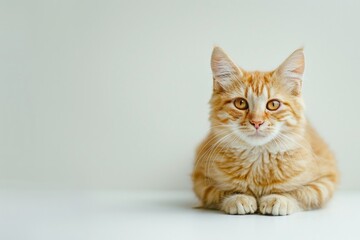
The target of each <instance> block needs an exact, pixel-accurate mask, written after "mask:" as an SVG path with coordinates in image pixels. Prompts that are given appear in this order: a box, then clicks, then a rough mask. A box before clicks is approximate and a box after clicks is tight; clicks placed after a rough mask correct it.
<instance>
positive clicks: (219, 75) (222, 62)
mask: <svg viewBox="0 0 360 240" xmlns="http://www.w3.org/2000/svg"><path fill="white" fill-rule="evenodd" d="M211 70H212V72H213V79H214V90H222V89H226V87H227V86H229V85H230V84H231V82H232V81H233V80H234V79H235V78H241V77H242V75H243V74H242V72H241V70H240V69H239V68H238V67H237V66H236V64H235V63H234V62H233V61H232V60H231V59H230V57H229V56H228V55H227V54H226V53H225V52H224V50H222V49H221V48H220V47H217V46H216V47H214V50H213V52H212V55H211Z"/></svg>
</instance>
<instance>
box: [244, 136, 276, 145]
mask: <svg viewBox="0 0 360 240" xmlns="http://www.w3.org/2000/svg"><path fill="white" fill-rule="evenodd" d="M272 139H273V136H272V135H271V134H268V135H265V134H261V133H255V134H250V135H245V136H243V137H242V140H243V141H245V142H247V143H248V144H249V145H251V146H262V145H265V144H267V143H269V142H270V141H271V140H272Z"/></svg>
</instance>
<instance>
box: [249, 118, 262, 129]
mask: <svg viewBox="0 0 360 240" xmlns="http://www.w3.org/2000/svg"><path fill="white" fill-rule="evenodd" d="M249 122H250V123H251V125H253V126H254V127H255V129H256V130H257V129H259V127H260V126H261V125H262V124H263V123H264V121H256V120H249Z"/></svg>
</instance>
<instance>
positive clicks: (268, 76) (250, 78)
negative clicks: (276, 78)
mask: <svg viewBox="0 0 360 240" xmlns="http://www.w3.org/2000/svg"><path fill="white" fill-rule="evenodd" d="M272 74H273V72H245V73H244V76H243V78H242V81H243V82H245V84H246V89H245V97H247V95H248V92H249V89H251V91H252V93H253V94H254V95H256V96H260V95H263V94H264V90H265V91H267V95H268V96H269V95H270V83H271V81H272Z"/></svg>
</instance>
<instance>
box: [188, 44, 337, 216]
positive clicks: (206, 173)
mask: <svg viewBox="0 0 360 240" xmlns="http://www.w3.org/2000/svg"><path fill="white" fill-rule="evenodd" d="M212 70H213V74H214V91H213V96H212V99H211V101H210V105H211V109H212V110H211V114H210V120H211V125H212V126H211V130H210V133H209V135H208V136H207V137H206V138H205V140H204V141H203V142H202V144H201V145H200V146H199V148H198V150H197V154H196V161H195V167H194V171H193V176H192V177H193V182H194V190H195V193H196V195H197V196H198V198H199V199H200V200H201V202H202V205H203V206H204V207H207V208H216V209H221V210H223V211H225V212H226V213H229V214H248V213H254V212H260V213H262V214H272V215H287V214H290V213H292V212H295V211H300V210H308V209H313V208H319V207H321V206H323V205H324V204H325V203H326V202H327V201H328V200H329V198H330V197H331V196H332V194H333V191H334V189H335V185H336V183H337V179H338V174H337V168H336V164H335V160H334V157H333V155H332V153H331V152H330V150H329V149H328V147H327V145H326V144H325V142H324V141H323V140H322V139H321V138H320V136H319V135H318V134H317V133H316V132H315V131H314V129H313V128H312V127H311V126H310V124H309V123H308V122H307V120H306V118H305V117H304V111H303V100H302V97H301V81H302V75H303V71H304V57H303V52H302V50H301V49H300V50H297V51H295V52H294V53H293V54H292V55H291V56H290V57H289V58H288V59H287V60H286V61H285V62H284V63H283V64H282V65H281V66H280V67H279V68H277V69H276V70H274V71H272V72H246V71H244V70H242V69H240V68H238V67H236V65H235V64H234V63H233V62H232V61H231V60H230V58H229V57H228V56H227V55H226V54H225V53H224V52H223V51H222V50H221V49H220V48H217V47H216V48H215V49H214V52H213V56H212Z"/></svg>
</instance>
